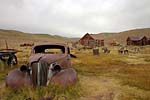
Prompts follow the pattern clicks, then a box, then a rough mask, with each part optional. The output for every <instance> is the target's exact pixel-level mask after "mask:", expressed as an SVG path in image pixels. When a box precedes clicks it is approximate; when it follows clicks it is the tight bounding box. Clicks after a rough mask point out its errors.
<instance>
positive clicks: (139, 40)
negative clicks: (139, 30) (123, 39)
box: [127, 36, 147, 46]
mask: <svg viewBox="0 0 150 100" xmlns="http://www.w3.org/2000/svg"><path fill="white" fill-rule="evenodd" d="M127 45H134V46H144V45H147V37H146V36H141V37H128V38H127Z"/></svg>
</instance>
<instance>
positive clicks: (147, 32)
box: [99, 28, 150, 45]
mask: <svg viewBox="0 0 150 100" xmlns="http://www.w3.org/2000/svg"><path fill="white" fill-rule="evenodd" d="M99 34H104V38H105V43H109V42H111V41H113V40H115V41H117V42H119V43H120V44H124V45H125V44H126V39H127V38H128V37H129V36H147V37H149V38H150V28H143V29H134V30H128V31H123V32H118V33H99Z"/></svg>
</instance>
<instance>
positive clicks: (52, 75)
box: [6, 43, 77, 88]
mask: <svg viewBox="0 0 150 100" xmlns="http://www.w3.org/2000/svg"><path fill="white" fill-rule="evenodd" d="M71 56H72V57H75V56H73V55H72V54H70V50H69V47H68V46H67V45H66V44H60V43H49V44H42V45H36V46H34V47H33V48H32V50H31V55H30V57H29V64H28V66H25V65H23V66H21V67H20V69H14V70H12V71H11V72H9V73H8V75H7V77H6V86H8V87H12V88H20V87H22V86H34V87H37V86H47V85H49V84H50V83H51V84H55V85H61V86H70V85H74V84H75V83H76V81H77V73H76V71H75V70H74V69H73V68H71Z"/></svg>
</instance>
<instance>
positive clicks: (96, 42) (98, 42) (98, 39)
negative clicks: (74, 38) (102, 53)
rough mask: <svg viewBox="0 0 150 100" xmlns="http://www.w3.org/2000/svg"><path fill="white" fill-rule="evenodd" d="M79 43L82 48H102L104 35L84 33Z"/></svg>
mask: <svg viewBox="0 0 150 100" xmlns="http://www.w3.org/2000/svg"><path fill="white" fill-rule="evenodd" d="M79 43H80V44H81V45H83V46H88V47H90V48H93V47H100V46H104V35H103V34H89V33H86V34H85V35H84V36H83V37H82V38H81V39H80V40H79Z"/></svg>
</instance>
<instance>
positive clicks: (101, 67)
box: [0, 47, 150, 100]
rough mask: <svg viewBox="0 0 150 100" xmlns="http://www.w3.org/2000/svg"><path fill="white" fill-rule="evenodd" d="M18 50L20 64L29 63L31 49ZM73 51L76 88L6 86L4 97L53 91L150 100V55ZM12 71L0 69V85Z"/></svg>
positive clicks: (82, 97) (78, 99)
mask: <svg viewBox="0 0 150 100" xmlns="http://www.w3.org/2000/svg"><path fill="white" fill-rule="evenodd" d="M18 49H21V50H23V52H20V53H18V54H17V57H18V60H19V66H20V65H21V64H24V63H27V62H28V56H29V53H30V49H31V48H18ZM147 49H148V48H147V47H146V49H145V50H147ZM143 50H144V49H143ZM73 53H74V54H76V56H77V57H78V58H76V59H72V66H73V67H74V68H75V69H76V70H77V72H78V78H79V81H78V83H77V85H75V86H74V87H70V88H60V87H55V86H49V87H42V88H37V89H33V88H24V89H21V90H18V91H14V90H11V89H7V88H6V87H4V86H3V87H2V89H1V92H2V100H10V98H11V100H24V99H25V98H27V97H31V98H33V100H37V98H39V97H41V96H48V95H53V94H55V95H57V96H62V95H65V96H67V97H68V98H69V99H68V100H100V99H101V100H150V81H149V79H150V75H149V73H150V62H149V59H150V54H129V55H119V54H117V53H116V51H115V49H114V51H113V52H111V54H102V53H101V54H100V55H99V56H93V55H92V51H91V50H86V51H77V50H74V51H73ZM131 56H134V57H131ZM129 59H131V60H132V61H130V60H129ZM135 59H136V60H135ZM141 59H142V61H141ZM137 62H140V63H137ZM1 65H2V63H0V66H1ZM19 66H17V67H19ZM9 70H11V69H6V70H3V71H1V73H0V82H1V83H0V85H1V84H4V80H5V75H6V74H7V72H8V71H9ZM96 98H97V99H96ZM111 98H112V99H111ZM55 99H56V98H55Z"/></svg>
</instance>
